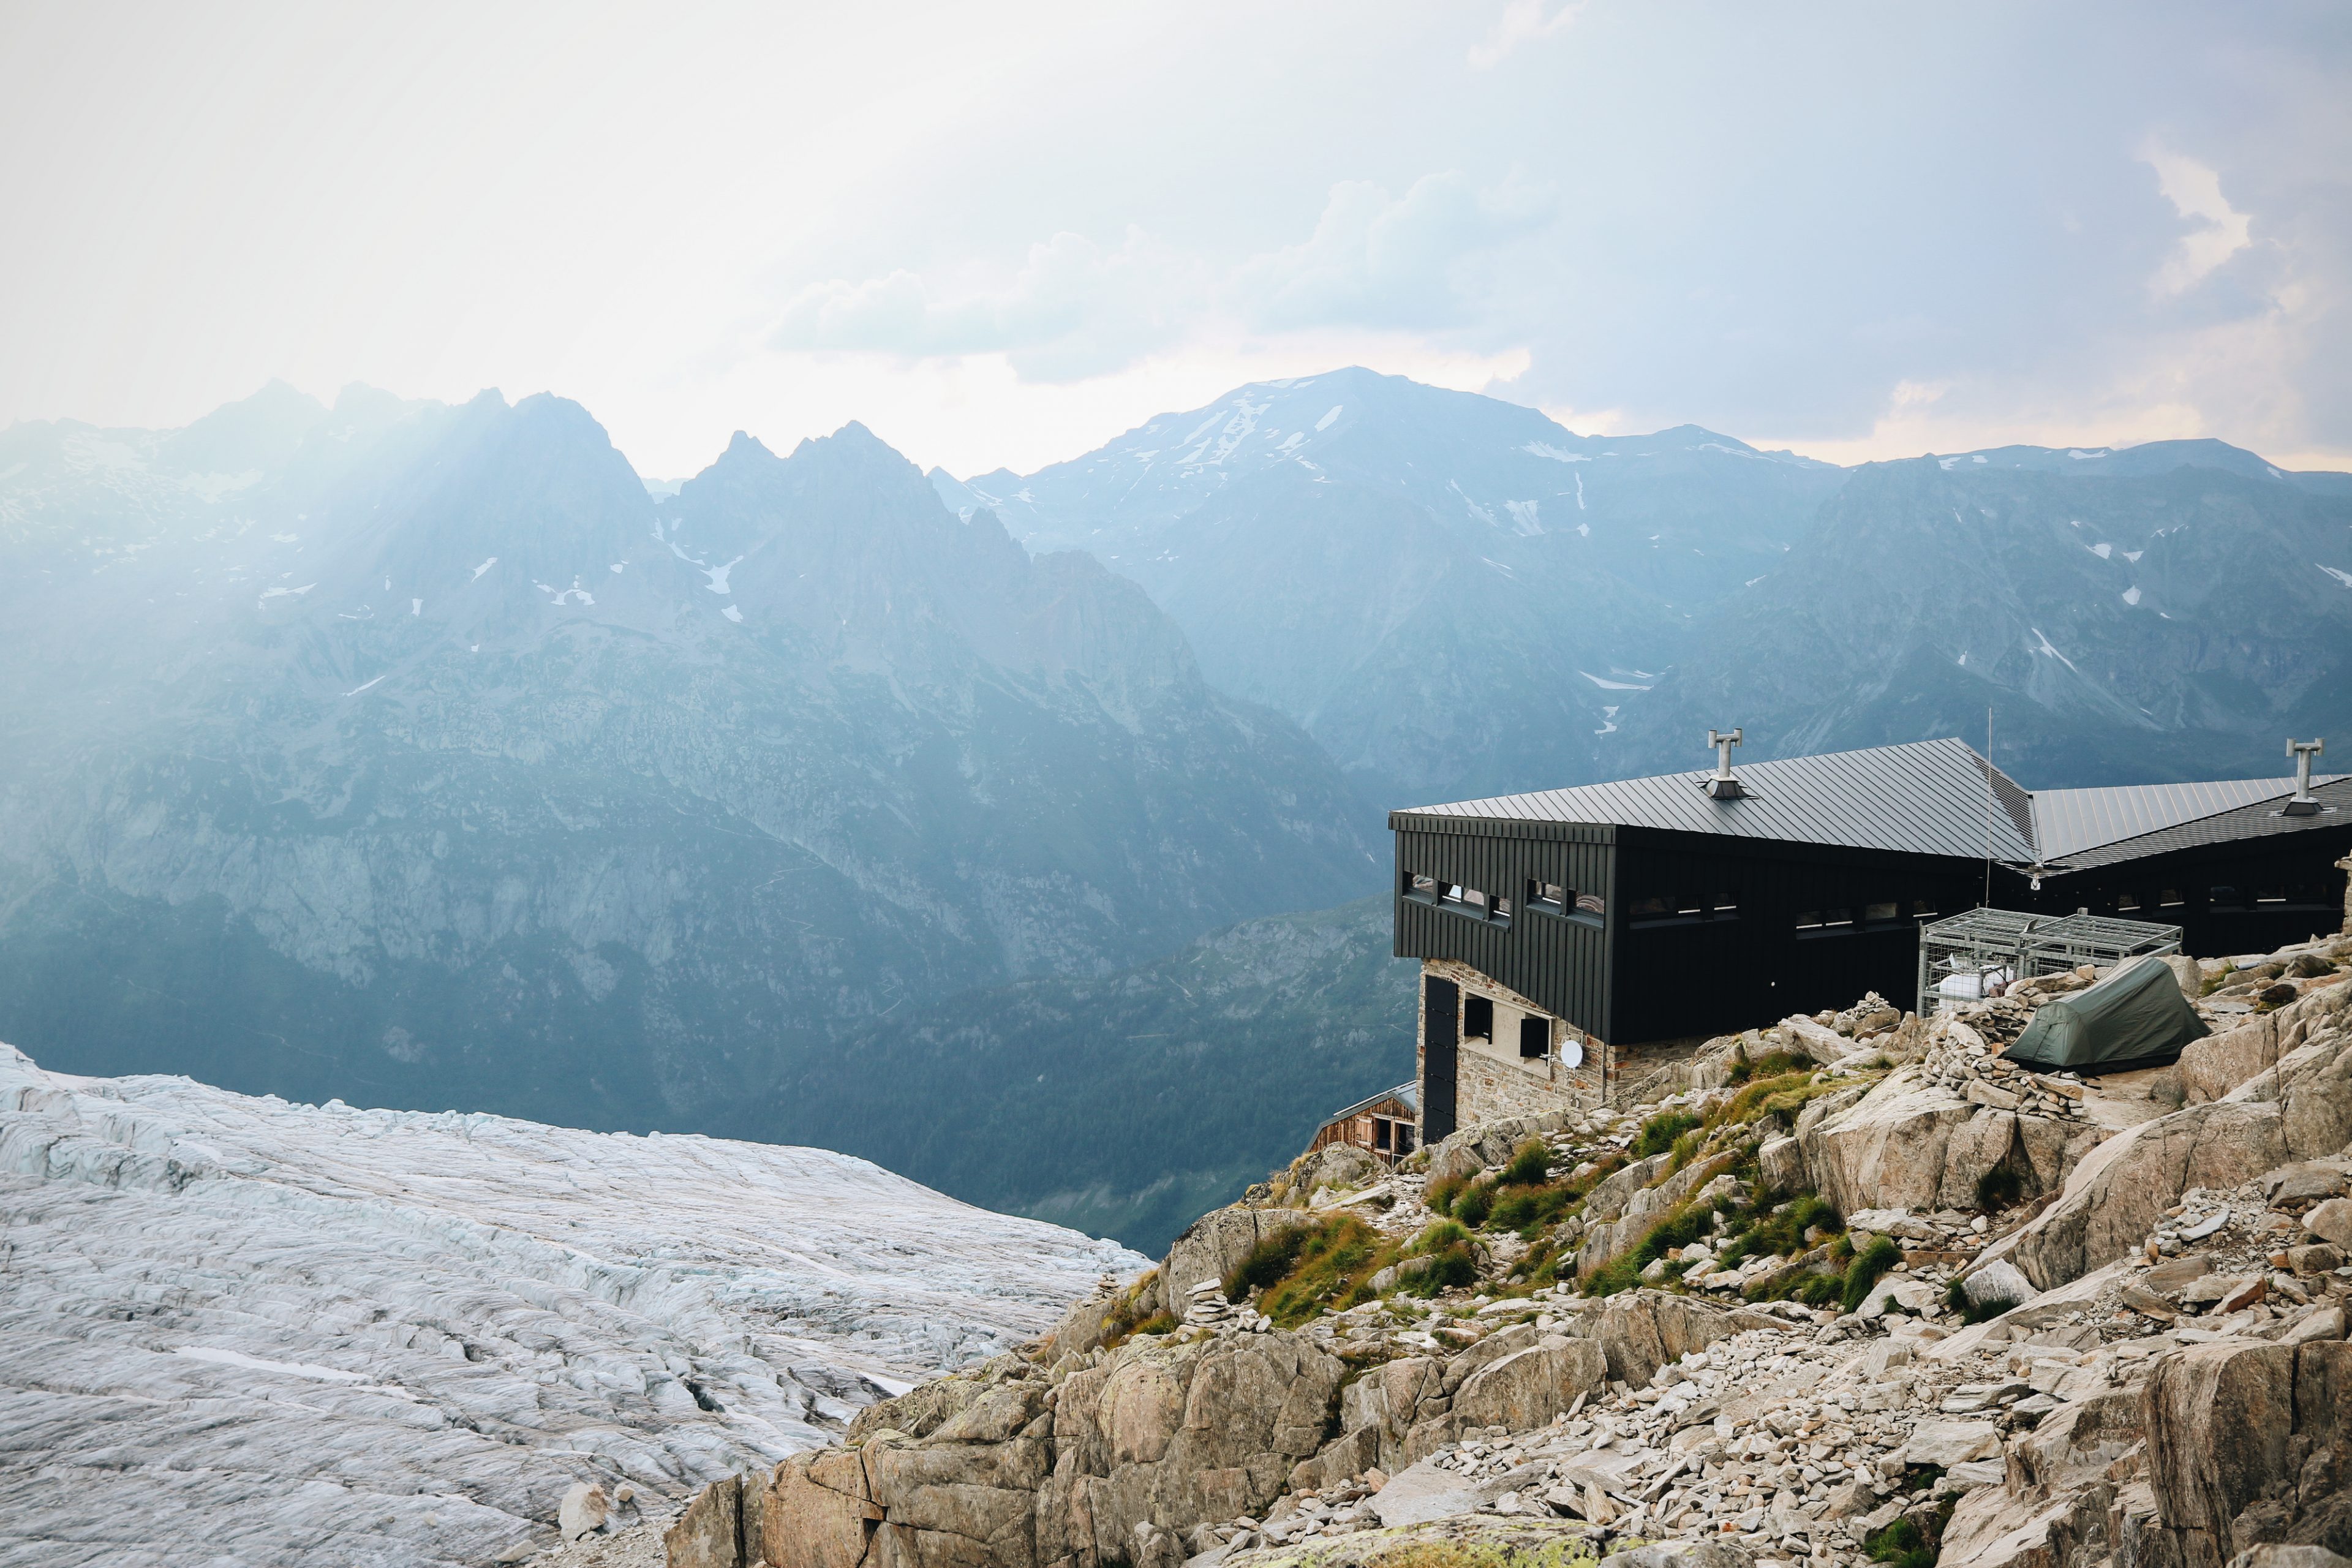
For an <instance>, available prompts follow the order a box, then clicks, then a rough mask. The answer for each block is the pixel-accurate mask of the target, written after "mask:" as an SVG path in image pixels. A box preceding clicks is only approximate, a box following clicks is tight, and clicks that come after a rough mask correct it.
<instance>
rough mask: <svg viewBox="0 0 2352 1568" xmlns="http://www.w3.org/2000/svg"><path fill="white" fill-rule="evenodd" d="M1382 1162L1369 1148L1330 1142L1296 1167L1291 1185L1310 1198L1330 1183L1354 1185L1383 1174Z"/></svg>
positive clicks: (1363, 1184)
mask: <svg viewBox="0 0 2352 1568" xmlns="http://www.w3.org/2000/svg"><path fill="white" fill-rule="evenodd" d="M1380 1178H1381V1163H1380V1161H1379V1159H1378V1158H1377V1157H1375V1156H1374V1155H1373V1153H1372V1152H1371V1151H1370V1150H1369V1149H1363V1148H1359V1147H1358V1146H1357V1145H1355V1144H1353V1143H1327V1144H1325V1145H1324V1146H1323V1147H1322V1148H1320V1149H1318V1150H1316V1151H1315V1152H1313V1153H1312V1154H1308V1155H1307V1156H1305V1157H1304V1158H1302V1159H1300V1160H1299V1161H1298V1162H1297V1164H1296V1165H1294V1166H1293V1167H1292V1178H1291V1189H1292V1190H1293V1191H1294V1192H1301V1193H1305V1194H1307V1195H1308V1196H1309V1197H1310V1198H1311V1197H1312V1196H1313V1195H1314V1194H1316V1193H1318V1192H1319V1191H1321V1190H1322V1189H1324V1188H1326V1187H1332V1188H1339V1189H1353V1188H1356V1187H1361V1186H1366V1185H1369V1184H1371V1183H1373V1182H1376V1181H1379V1180H1380Z"/></svg>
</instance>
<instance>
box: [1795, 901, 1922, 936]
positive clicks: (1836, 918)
mask: <svg viewBox="0 0 2352 1568" xmlns="http://www.w3.org/2000/svg"><path fill="white" fill-rule="evenodd" d="M1861 909H1862V919H1861V920H1860V921H1855V919H1854V907H1853V905H1851V904H1849V905H1844V906H1842V907H1840V908H1836V909H1828V910H1799V911H1798V912H1797V929H1798V930H1799V931H1853V930H1855V929H1857V928H1858V926H1887V925H1895V924H1897V923H1900V922H1902V921H1916V920H1926V919H1928V918H1930V917H1932V916H1933V915H1934V914H1935V913H1936V906H1935V904H1934V902H1933V901H1932V900H1927V899H1913V900H1911V902H1910V912H1909V913H1908V914H1906V913H1905V912H1904V904H1903V901H1902V900H1899V899H1891V900H1887V901H1886V902H1885V903H1878V904H1864V905H1863V906H1861Z"/></svg>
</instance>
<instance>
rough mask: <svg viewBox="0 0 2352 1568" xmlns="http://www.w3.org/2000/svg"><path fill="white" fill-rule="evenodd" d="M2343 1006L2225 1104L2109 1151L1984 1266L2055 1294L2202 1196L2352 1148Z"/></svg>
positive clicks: (2110, 1145) (2147, 1128)
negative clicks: (2204, 1190)
mask: <svg viewBox="0 0 2352 1568" xmlns="http://www.w3.org/2000/svg"><path fill="white" fill-rule="evenodd" d="M2344 994H2345V993H2344V988H2343V987H2341V986H2338V987H2334V988H2331V990H2329V991H2326V992H2320V993H2316V994H2315V996H2314V997H2312V998H2307V999H2306V1000H2305V1002H2303V1003H2298V1004H2297V1005H2296V1008H2305V1007H2311V1008H2312V1011H2311V1012H2310V1013H2307V1014H2304V1015H2302V1016H2298V1017H2297V1018H2294V1019H2293V1020H2290V1022H2291V1023H2293V1024H2295V1025H2299V1026H2304V1027H2305V1030H2306V1031H2308V1030H2310V1029H2312V1028H2313V1026H2317V1025H2325V1026H2326V1027H2325V1028H2324V1029H2321V1030H2320V1031H2319V1032H2317V1033H2316V1035H2315V1037H2312V1038H2309V1039H2308V1040H2307V1041H2306V1042H2305V1043H2304V1044H2302V1045H2299V1046H2298V1047H2296V1048H2295V1049H2294V1050H2292V1051H2290V1052H2288V1053H2287V1054H2286V1055H2284V1056H2283V1057H2281V1058H2279V1061H2278V1063H2277V1065H2276V1066H2274V1067H2272V1068H2267V1069H2265V1070H2264V1071H2263V1072H2260V1073H2258V1074H2256V1075H2255V1076H2254V1077H2253V1078H2252V1079H2249V1080H2247V1081H2246V1082H2244V1083H2242V1084H2241V1085H2239V1086H2238V1087H2237V1088H2236V1089H2232V1090H2231V1092H2230V1093H2229V1095H2228V1096H2227V1097H2226V1098H2224V1099H2222V1100H2215V1101H2212V1102H2210V1103H2208V1104H2203V1105H2187V1106H2183V1107H2182V1108H2181V1109H2180V1110H2176V1111H2173V1112H2171V1113H2170V1114H2169V1115H2166V1116H2161V1117H2158V1118H2157V1119H2156V1120H2155V1121H2147V1122H2143V1123H2141V1124H2140V1125H2139V1126H2137V1127H2135V1128H2132V1129H2129V1130H2128V1131H2125V1132H2122V1133H2119V1134H2117V1135H2116V1137H2114V1138H2112V1139H2110V1140H2108V1141H2107V1142H2105V1143H2104V1144H2102V1145H2100V1146H2099V1147H2098V1148H2097V1149H2095V1151H2093V1152H2091V1153H2090V1154H2089V1155H2088V1156H2087V1157H2086V1158H2085V1159H2084V1161H2083V1163H2081V1164H2080V1165H2079V1166H2078V1167H2077V1168H2076V1169H2075V1171H2074V1174H2073V1175H2072V1176H2071V1177H2070V1178H2069V1179H2068V1181H2067V1184H2066V1186H2065V1190H2064V1191H2063V1194H2061V1195H2060V1197H2059V1199H2058V1201H2057V1202H2056V1203H2055V1204H2053V1205H2052V1206H2051V1207H2050V1209H2049V1210H2048V1211H2047V1212H2046V1213H2044V1214H2043V1215H2041V1217H2039V1218H2038V1219H2036V1220H2035V1221H2034V1222H2033V1223H2032V1224H2031V1225H2029V1226H2025V1227H2024V1228H2023V1229H2022V1230H2020V1231H2019V1232H2017V1233H2016V1234H2015V1235H2014V1236H2012V1237H2010V1238H2008V1239H2007V1240H2006V1241H2005V1242H2003V1243H2001V1244H2000V1246H1998V1247H1993V1248H1989V1249H1988V1250H1987V1253H1986V1254H1985V1257H1986V1258H1988V1259H1989V1258H1993V1257H2006V1258H2008V1259H2009V1260H2010V1261H2011V1263H2013V1264H2015V1265H2016V1266H2017V1268H2020V1269H2021V1270H2022V1271H2023V1272H2024V1274H2025V1276H2026V1277H2027V1278H2028V1279H2032V1281H2033V1282H2034V1284H2035V1285H2037V1286H2039V1287H2042V1288H2043V1289H2048V1288H2049V1287H2051V1286H2053V1285H2056V1284H2059V1283H2061V1282H2063V1281H2064V1280H2067V1279H2074V1277H2076V1276H2077V1275H2080V1274H2083V1273H2085V1272H2087V1271H2088V1270H2090V1269H2092V1268H2097V1267H2098V1266H2099V1265H2100V1264H2102V1263H2105V1262H2106V1261H2107V1260H2109V1259H2110V1258H2119V1257H2121V1256H2123V1255H2124V1254H2125V1253H2126V1252H2127V1251H2130V1250H2132V1249H2133V1248H2135V1247H2138V1246H2139V1245H2140V1244H2141V1241H2142V1239H2143V1238H2144V1237H2147V1234H2148V1232H2149V1231H2150V1230H2151V1229H2153V1228H2154V1227H2155V1225H2156V1222H2157V1220H2158V1217H2159V1216H2160V1215H2162V1214H2163V1213H2164V1211H2165V1210H2166V1209H2167V1208H2168V1207H2170V1206H2171V1205H2174V1204H2177V1203H2179V1201H2180V1195H2181V1194H2183V1193H2185V1192H2187V1191H2189V1189H2190V1188H2192V1187H2234V1186H2237V1185H2239V1184H2242V1183H2245V1182H2249V1181H2252V1179H2254V1178H2255V1177H2256V1176H2258V1175H2261V1174H2262V1173H2264V1172H2266V1171H2269V1170H2271V1169H2273V1167H2275V1166H2279V1165H2283V1164H2284V1163H2287V1162H2289V1161H2291V1160H2310V1159H2314V1158H2316V1157H2318V1156H2321V1155H2326V1154H2333V1153H2335V1152H2337V1151H2339V1150H2341V1149H2343V1148H2344V1147H2345V1144H2346V1143H2347V1141H2352V1039H2347V1037H2346V1033H2345V1031H2344V1030H2343V1029H2342V1028H2341V1027H2340V1021H2341V1017H2342V1005H2343V1004H2342V1000H2341V998H2342V997H2343V996H2344ZM2314 1002H2322V1003H2323V1004H2324V1005H2323V1006H2321V1007H2313V1006H2312V1004H2313V1003H2314ZM2285 1011H2286V1012H2293V1011H2295V1009H2293V1008H2291V1009H2287V1010H2285ZM2280 1016H2282V1017H2284V1013H2282V1015H2280Z"/></svg>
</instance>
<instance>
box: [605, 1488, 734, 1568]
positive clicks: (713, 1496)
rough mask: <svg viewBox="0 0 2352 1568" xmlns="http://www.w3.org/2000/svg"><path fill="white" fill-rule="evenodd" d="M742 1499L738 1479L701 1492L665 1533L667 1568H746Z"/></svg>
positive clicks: (663, 1535)
mask: <svg viewBox="0 0 2352 1568" xmlns="http://www.w3.org/2000/svg"><path fill="white" fill-rule="evenodd" d="M742 1497H743V1483H742V1481H741V1480H740V1479H739V1478H737V1477H734V1476H729V1477H728V1478H727V1479H724V1480H719V1481H713V1482H711V1483H710V1485H709V1486H707V1487H705V1488H703V1489H701V1490H700V1491H699V1492H697V1493H696V1494H695V1497H694V1500H693V1501H692V1502H689V1503H688V1504H687V1505H686V1510H685V1511H684V1512H682V1513H680V1514H679V1515H678V1516H677V1519H676V1520H674V1521H671V1523H670V1526H669V1528H668V1529H667V1530H665V1531H662V1552H663V1560H664V1562H665V1563H667V1568H743V1563H744V1561H745V1557H744V1551H743V1545H744V1537H743V1528H742V1519H743V1516H742ZM565 1539H567V1540H569V1539H571V1538H570V1537H569V1536H568V1535H567V1536H566V1538H565ZM755 1539H756V1538H755Z"/></svg>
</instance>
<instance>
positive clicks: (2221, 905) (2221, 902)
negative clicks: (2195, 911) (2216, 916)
mask: <svg viewBox="0 0 2352 1568" xmlns="http://www.w3.org/2000/svg"><path fill="white" fill-rule="evenodd" d="M2205 901H2206V902H2207V903H2209V904H2210V905H2212V906H2213V907H2214V908H2215V909H2217V910H2234V909H2236V908H2237V907H2238V903H2239V900H2238V889H2235V888H2208V889H2205Z"/></svg>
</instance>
